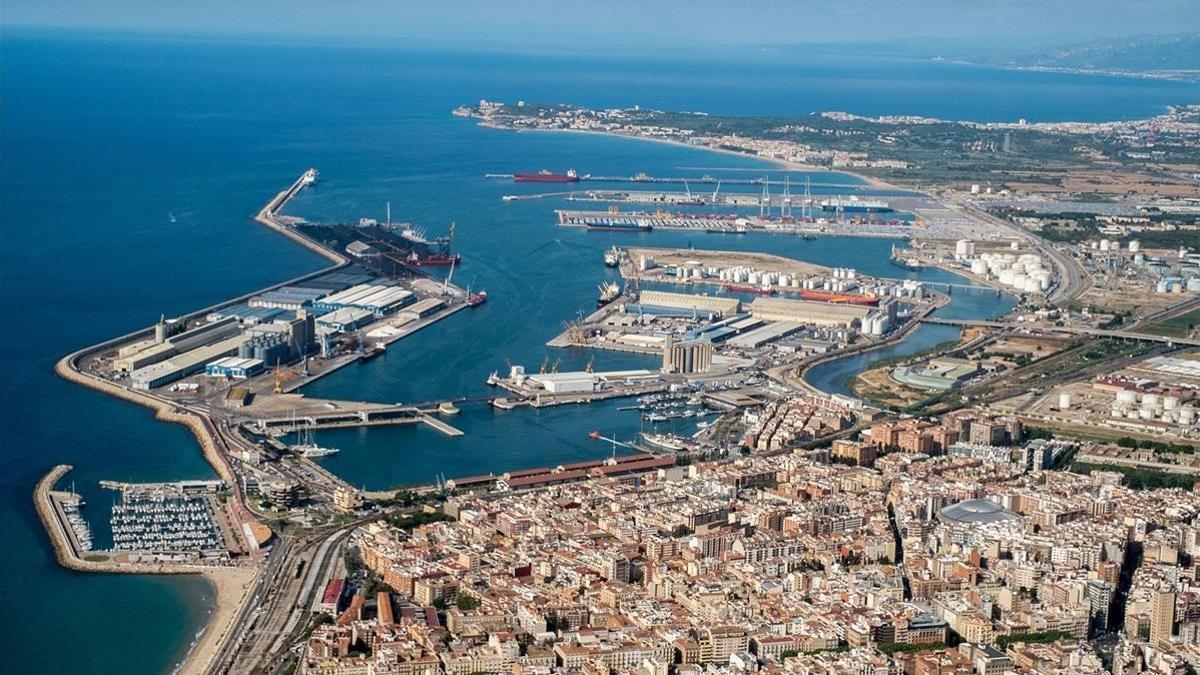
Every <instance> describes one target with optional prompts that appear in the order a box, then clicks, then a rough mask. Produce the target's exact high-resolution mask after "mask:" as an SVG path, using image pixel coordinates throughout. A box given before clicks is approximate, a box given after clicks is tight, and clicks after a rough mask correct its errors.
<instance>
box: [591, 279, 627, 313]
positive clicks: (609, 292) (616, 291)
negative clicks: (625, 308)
mask: <svg viewBox="0 0 1200 675" xmlns="http://www.w3.org/2000/svg"><path fill="white" fill-rule="evenodd" d="M619 297H621V287H620V286H618V285H617V284H616V282H612V281H606V282H604V283H602V284H600V294H599V295H598V296H596V309H599V308H601V307H603V306H605V305H607V304H609V303H611V302H612V301H613V300H616V299H617V298H619Z"/></svg>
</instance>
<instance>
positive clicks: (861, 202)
mask: <svg viewBox="0 0 1200 675" xmlns="http://www.w3.org/2000/svg"><path fill="white" fill-rule="evenodd" d="M821 210H822V211H841V212H842V213H886V212H888V211H892V210H893V209H892V207H891V205H889V204H888V203H887V202H885V201H881V200H878V199H859V198H858V197H851V198H849V199H823V200H821Z"/></svg>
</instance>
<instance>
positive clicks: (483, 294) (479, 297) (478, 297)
mask: <svg viewBox="0 0 1200 675" xmlns="http://www.w3.org/2000/svg"><path fill="white" fill-rule="evenodd" d="M487 298H488V296H487V291H479V292H478V293H476V294H474V295H471V296H468V297H467V307H478V306H479V305H482V304H483V303H485V302H487Z"/></svg>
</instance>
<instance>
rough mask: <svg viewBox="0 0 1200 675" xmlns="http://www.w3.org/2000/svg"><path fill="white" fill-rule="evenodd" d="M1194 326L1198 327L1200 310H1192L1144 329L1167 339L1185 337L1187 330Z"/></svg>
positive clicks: (1199, 324)
mask: <svg viewBox="0 0 1200 675" xmlns="http://www.w3.org/2000/svg"><path fill="white" fill-rule="evenodd" d="M1195 326H1200V309H1193V310H1192V311H1190V312H1187V313H1186V314H1180V315H1179V316H1176V317H1172V318H1170V319H1166V320H1164V321H1160V322H1158V323H1156V324H1151V325H1150V326H1149V327H1147V328H1146V332H1147V333H1151V334H1153V335H1166V336H1168V337H1187V336H1188V330H1189V329H1191V328H1194V327H1195Z"/></svg>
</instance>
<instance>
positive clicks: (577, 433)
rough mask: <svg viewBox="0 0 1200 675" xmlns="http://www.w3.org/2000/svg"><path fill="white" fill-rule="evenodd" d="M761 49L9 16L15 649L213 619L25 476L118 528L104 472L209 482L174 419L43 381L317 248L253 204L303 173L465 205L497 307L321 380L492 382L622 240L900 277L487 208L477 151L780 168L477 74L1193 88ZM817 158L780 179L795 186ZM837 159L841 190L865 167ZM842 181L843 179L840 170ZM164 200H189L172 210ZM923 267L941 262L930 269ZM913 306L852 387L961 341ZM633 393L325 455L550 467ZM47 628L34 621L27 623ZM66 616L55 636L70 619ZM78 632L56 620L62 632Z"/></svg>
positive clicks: (595, 96)
mask: <svg viewBox="0 0 1200 675" xmlns="http://www.w3.org/2000/svg"><path fill="white" fill-rule="evenodd" d="M771 58H772V57H770V56H762V57H758V56H750V57H747V58H739V59H736V60H732V61H728V62H724V63H707V62H703V61H699V60H695V59H693V58H692V57H691V55H690V54H689V55H687V58H683V57H681V58H679V59H663V58H661V57H656V58H654V59H645V58H642V59H639V58H638V57H636V56H634V55H624V56H619V57H613V58H596V57H572V56H569V55H568V56H561V57H554V58H547V57H546V56H545V55H538V54H522V53H483V52H475V53H465V52H447V51H438V50H434V49H432V48H428V47H424V48H421V49H420V50H417V49H411V48H409V49H406V48H399V47H397V48H366V47H356V46H336V45H330V44H323V45H318V46H313V45H304V44H299V43H296V42H271V41H262V42H254V41H246V40H242V41H227V40H221V39H215V38H213V39H201V38H194V37H193V38H178V37H173V38H167V37H153V36H146V35H119V34H103V33H95V34H87V33H73V32H52V31H41V30H38V31H34V30H22V29H19V28H11V27H5V30H4V37H3V40H2V41H0V91H2V92H3V96H0V125H2V126H0V253H2V255H3V256H4V258H3V262H0V321H2V322H3V324H2V328H3V330H2V331H0V367H2V371H0V425H2V426H0V429H3V431H2V432H0V466H3V468H4V470H3V471H0V508H2V509H3V511H2V513H0V522H3V523H5V527H4V528H3V535H4V545H3V546H0V569H2V570H3V571H4V574H3V575H0V602H2V603H3V604H4V607H5V608H6V610H7V612H8V614H9V618H8V619H6V621H5V627H4V630H0V671H3V672H6V673H32V672H88V673H160V672H169V671H170V670H171V669H172V668H173V667H174V666H175V664H177V663H178V662H179V660H180V659H181V658H182V657H183V655H184V654H185V653H186V651H187V649H188V647H189V645H190V644H191V643H192V641H193V640H194V639H195V636H196V635H197V633H198V631H200V630H202V628H203V626H204V624H205V620H206V618H207V616H208V612H209V605H210V603H211V590H210V589H209V587H208V586H207V584H206V583H205V582H204V581H202V580H200V579H193V578H176V577H171V578H166V577H150V576H117V575H113V576H107V575H85V574H77V573H74V572H69V571H66V570H63V569H61V568H59V567H58V565H57V564H56V563H55V560H54V557H53V553H52V550H51V548H50V545H49V543H48V541H47V539H46V536H45V535H44V533H43V531H42V528H41V526H40V524H39V522H38V520H37V516H36V514H35V512H34V510H33V507H32V503H31V494H32V490H33V487H34V484H35V482H36V481H37V479H38V478H39V477H40V476H41V475H42V474H43V473H44V472H45V471H47V470H48V469H49V468H50V467H51V466H52V465H54V464H56V463H60V462H66V463H69V464H73V465H74V466H75V470H74V471H73V472H71V473H70V474H69V475H68V479H67V480H68V481H70V480H73V481H74V482H75V484H76V488H77V489H78V490H79V491H80V492H82V493H83V494H84V496H85V497H86V498H87V500H88V502H89V505H88V506H87V507H86V509H85V513H86V514H87V515H88V516H89V519H90V520H91V521H92V523H93V529H94V530H96V531H97V533H98V534H99V535H100V536H99V537H98V540H99V543H100V544H101V545H103V544H104V543H105V539H106V538H107V537H106V535H105V530H106V529H107V526H106V525H105V521H106V520H107V512H108V508H109V506H110V504H111V502H112V500H113V497H114V495H113V494H112V493H109V492H106V491H104V490H101V489H99V487H98V486H97V481H98V480H101V479H106V478H107V479H115V480H126V481H156V480H170V479H181V478H205V477H210V476H211V475H212V471H211V470H210V468H209V467H208V466H207V464H205V462H204V461H203V459H202V458H201V455H200V452H199V449H198V447H197V445H196V443H195V441H194V439H193V438H192V437H191V435H190V434H189V433H188V432H187V431H186V430H185V429H184V428H182V427H178V426H172V425H167V424H162V423H157V422H155V421H154V420H153V418H152V415H151V414H150V413H149V412H148V411H146V410H144V409H142V408H139V407H135V406H132V405H129V404H126V403H122V402H119V401H116V400H114V399H111V398H108V397H105V396H103V395H101V394H98V393H95V392H92V391H90V390H86V389H83V388H80V387H77V386H74V385H70V384H68V383H66V382H64V381H61V380H59V379H57V378H56V377H55V376H54V374H53V370H52V368H53V364H54V362H55V361H56V360H57V359H58V358H60V357H61V356H62V355H64V354H66V353H67V352H69V351H72V350H74V349H76V348H78V347H81V346H84V345H87V344H90V343H94V342H97V341H99V340H101V339H104V338H107V337H110V336H114V335H117V334H121V333H124V332H127V331H129V330H132V329H135V328H138V327H141V326H146V325H149V324H150V323H152V322H153V321H154V320H156V319H157V318H158V316H159V315H160V314H166V315H168V316H170V315H173V314H179V313H182V312H185V311H188V310H190V309H194V308H198V307H201V306H205V305H208V304H211V303H214V302H217V301H220V300H222V299H224V298H228V297H232V296H234V295H238V294H241V293H244V292H246V291H249V290H252V289H255V288H258V287H261V286H265V285H267V284H270V283H273V282H276V281H279V280H282V279H285V278H289V277H291V276H295V275H297V274H300V273H303V272H306V271H310V270H314V269H317V268H319V267H322V266H323V265H324V263H323V262H322V260H320V259H319V258H318V257H316V256H315V255H314V254H312V253H310V252H308V251H306V250H304V249H301V248H299V247H298V246H295V245H293V244H291V243H289V242H288V241H287V240H285V239H283V238H282V237H279V236H278V235H276V234H273V233H271V232H269V231H268V230H266V229H265V228H262V227H261V226H258V225H256V224H255V223H254V222H253V221H252V216H253V214H254V213H255V212H256V211H257V210H258V209H259V208H260V207H261V205H262V204H263V203H264V202H265V201H266V200H267V199H268V198H269V197H270V196H272V195H274V194H275V193H276V192H277V191H279V190H280V189H282V188H283V187H284V186H286V185H287V184H288V183H290V181H292V180H293V179H294V178H295V177H296V176H297V175H298V174H299V173H300V172H301V171H303V170H304V169H305V168H307V167H309V166H315V167H317V168H318V169H319V170H320V171H321V179H320V181H319V182H318V184H317V185H316V186H315V188H314V189H311V190H309V191H306V192H305V193H303V194H302V195H301V196H300V197H299V198H298V199H297V200H295V202H293V204H292V205H291V206H290V208H289V213H291V214H294V215H302V216H305V217H308V218H310V219H313V220H353V219H357V218H358V217H360V216H372V217H382V214H383V208H384V203H385V201H388V200H390V201H391V203H392V213H393V217H394V218H396V219H401V220H410V221H412V222H414V223H417V224H419V225H421V226H423V227H425V228H426V229H428V230H429V231H430V233H438V232H439V231H440V230H443V229H444V228H445V227H446V226H447V224H448V223H449V222H451V221H455V222H456V223H457V225H458V238H457V240H456V248H457V249H458V250H459V251H460V252H461V253H462V254H463V255H464V256H465V259H466V262H465V264H464V265H462V267H461V268H460V269H459V270H458V271H457V272H456V277H455V280H456V282H457V283H459V284H462V285H466V284H468V283H470V284H471V285H472V286H473V287H474V288H483V289H486V290H487V291H488V293H489V296H490V297H489V301H488V303H487V304H486V305H484V306H483V307H481V308H478V309H476V310H473V311H470V312H462V313H459V314H457V315H455V316H453V317H451V318H450V319H448V320H446V321H444V322H441V323H438V324H436V325H435V326H433V327H431V328H428V329H426V330H424V331H422V332H421V333H419V334H417V335H416V336H414V337H411V338H408V339H406V340H403V341H401V342H399V343H396V344H395V345H393V348H392V349H391V350H389V352H388V353H387V355H386V356H384V357H383V358H380V359H377V360H375V361H374V362H372V363H370V364H367V365H363V366H352V367H350V368H347V369H345V370H343V371H341V372H339V373H337V374H335V375H332V376H330V377H328V378H326V379H324V380H321V381H319V382H318V383H316V384H314V385H311V386H310V387H308V388H307V389H306V390H305V391H306V393H308V394H310V395H313V396H328V397H337V398H350V399H361V400H375V401H384V402H412V401H421V400H427V399H431V398H437V397H441V396H447V395H456V394H469V393H482V392H484V391H485V390H486V386H485V385H484V384H483V380H484V378H486V376H487V375H488V373H490V372H491V371H493V370H504V369H505V367H506V365H505V364H506V361H508V360H511V361H512V362H513V363H524V364H526V365H528V366H531V367H536V365H537V364H538V363H540V362H541V361H542V359H543V358H545V357H547V356H549V357H550V358H551V360H553V359H556V358H559V357H561V358H562V359H563V363H562V366H561V367H562V368H563V369H570V368H580V367H582V366H583V364H584V363H585V362H586V361H587V359H588V358H589V356H590V354H588V353H587V352H584V351H579V350H558V351H557V352H555V353H551V351H552V350H548V349H547V348H545V347H544V343H545V342H546V340H548V339H549V338H551V337H552V336H553V335H554V334H556V333H557V332H559V331H560V330H561V328H562V321H563V320H565V319H569V318H572V317H573V316H574V315H575V314H576V313H577V312H579V311H584V312H587V311H590V309H591V307H592V304H593V302H594V297H595V287H596V284H597V283H598V282H599V281H601V280H603V279H604V278H606V276H607V275H610V274H611V272H609V271H607V270H605V269H604V268H603V266H602V265H601V263H600V255H601V252H602V251H603V250H604V249H605V248H607V247H608V246H610V245H612V244H613V243H619V242H625V243H630V244H634V243H636V244H647V245H660V246H688V245H693V246H695V247H697V248H705V247H708V248H716V247H725V248H738V249H754V250H764V251H770V252H777V253H781V254H784V255H790V256H795V257H797V258H802V259H805V260H811V261H812V262H817V263H824V264H831V265H840V266H853V267H856V268H858V269H860V270H862V271H864V272H866V273H868V274H881V275H885V276H893V277H895V276H904V275H906V274H909V273H907V272H905V271H903V270H901V269H900V268H898V267H894V266H891V265H890V264H889V263H888V262H887V253H888V247H889V245H890V242H888V241H885V240H870V239H867V240H861V239H841V238H825V239H818V240H815V241H803V240H795V239H790V238H783V237H769V236H744V237H723V236H721V235H689V234H684V233H667V232H661V233H657V232H656V233H653V234H641V235H633V236H632V237H629V236H622V235H615V234H608V235H606V234H596V233H588V232H583V231H578V230H559V229H557V228H555V227H554V226H553V222H554V221H553V213H552V209H553V208H555V207H556V206H557V205H558V204H560V203H561V202H557V201H553V200H540V201H525V202H501V201H500V199H499V197H500V196H501V195H502V194H506V193H510V192H515V191H517V187H516V186H513V185H511V184H508V183H503V182H495V181H485V180H484V179H483V174H484V173H487V172H511V171H522V170H537V169H540V168H549V169H554V170H565V169H567V168H575V169H577V170H579V171H580V172H587V173H597V174H605V173H606V174H626V175H627V174H632V173H635V172H638V171H645V172H648V173H651V174H661V175H665V174H676V175H697V176H698V175H701V174H703V173H718V172H719V170H720V169H727V170H728V169H748V170H755V171H759V170H765V169H766V165H764V164H762V163H761V162H758V161H757V160H754V159H751V158H740V157H733V156H729V155H722V154H712V153H707V152H704V151H700V150H695V149H690V148H684V147H674V146H668V145H663V144H655V143H645V142H640V141H635V140H626V139H613V138H605V137H601V136H594V135H584V134H554V133H520V134H518V133H513V132H507V131H496V130H488V129H482V128H479V127H477V126H476V125H475V124H474V122H472V121H470V120H464V119H460V118H455V117H452V116H451V115H450V110H451V109H452V108H453V107H455V106H457V105H460V104H463V103H469V102H474V101H477V100H478V99H480V98H489V99H498V100H508V101H513V100H517V99H524V100H527V101H545V102H559V101H562V102H573V103H579V104H584V105H591V106H628V105H634V104H637V105H641V106H643V107H658V108H668V109H678V110H705V111H709V112H714V113H739V114H763V115H789V114H806V113H808V112H811V111H818V110H828V109H836V110H846V111H850V112H855V113H863V114H883V113H889V114H890V113H896V114H900V113H909V114H921V115H931V116H938V117H947V118H970V119H980V120H1012V119H1016V118H1018V117H1025V118H1027V119H1030V120H1031V121H1036V120H1065V119H1090V120H1095V119H1115V118H1136V117H1144V116H1149V115H1153V114H1157V113H1159V112H1161V111H1162V109H1163V107H1164V106H1166V105H1168V104H1175V103H1186V102H1195V101H1196V100H1197V98H1198V96H1197V92H1196V90H1195V88H1194V85H1188V84H1182V83H1170V82H1160V81H1151V80H1136V79H1123V78H1113V77H1096V76H1075V75H1064V74H1049V73H1023V72H1014V71H1006V70H999V69H993V68H984V67H974V66H961V65H953V64H944V63H932V62H917V61H905V60H890V59H866V58H861V57H851V56H846V57H834V56H829V55H820V56H817V55H814V56H811V57H801V58H799V59H798V60H797V59H790V60H788V61H772V60H771ZM797 179H802V174H793V181H795V180H797ZM820 180H822V181H830V180H840V181H843V182H845V183H846V184H847V188H846V190H847V191H849V190H851V189H853V188H852V187H850V185H853V184H854V183H856V182H857V181H856V179H854V178H853V177H850V176H836V175H835V176H832V177H831V176H830V175H828V174H821V175H820ZM825 191H826V192H836V191H837V189H836V188H830V189H826V190H825ZM172 217H173V218H174V222H172ZM916 276H918V277H919V278H924V279H928V280H949V279H951V278H952V275H949V274H948V273H945V272H940V271H937V270H926V271H922V272H920V273H918V274H917V275H916ZM1007 302H1009V301H1008V300H1000V301H998V300H997V298H996V297H995V294H994V292H991V291H982V290H981V291H977V292H971V291H964V292H960V291H959V290H957V289H956V290H955V301H954V304H953V305H952V306H951V307H948V308H946V309H945V310H943V312H944V313H945V314H947V315H956V316H989V315H993V314H996V313H1001V312H1003V311H1004V310H1005V309H1007V304H1006V303H1007ZM955 335H956V333H955V331H954V329H950V328H946V327H933V326H930V327H924V328H921V329H920V330H918V331H917V332H916V333H914V335H913V336H912V337H911V338H909V339H908V340H906V341H905V342H904V343H903V344H901V345H898V346H896V347H893V348H891V349H888V350H882V351H881V352H876V353H872V355H870V356H864V357H859V358H855V359H848V360H847V361H845V362H838V363H834V364H830V365H829V366H825V367H822V368H820V369H817V371H816V372H815V373H814V375H813V380H814V382H815V383H817V384H819V385H821V386H824V387H826V388H827V389H829V390H833V391H841V390H844V386H845V381H846V378H847V377H848V376H850V375H852V374H853V373H854V372H857V371H858V370H859V369H861V368H862V367H864V366H865V365H866V364H867V363H869V362H871V361H873V360H876V359H878V358H888V357H890V356H894V355H896V354H897V353H904V352H911V351H916V350H919V349H922V348H925V347H927V346H930V345H933V344H936V343H938V342H942V341H944V340H946V339H951V338H953V337H954V336H955ZM596 357H597V363H596V366H597V368H599V369H616V368H626V367H653V362H654V360H653V359H649V358H647V357H636V356H621V355H615V354H612V353H599V354H597V355H596ZM617 406H618V404H616V403H608V404H600V405H596V406H591V407H569V408H552V409H547V410H542V411H530V410H523V411H513V412H498V411H492V410H491V409H488V408H484V407H480V406H476V407H471V406H467V407H466V408H464V410H463V413H462V414H461V415H460V416H459V417H458V418H456V419H455V420H454V422H453V423H454V424H455V425H456V426H459V427H460V428H462V429H463V430H464V431H466V432H467V435H466V436H464V437H462V438H457V439H451V438H446V437H443V436H441V435H439V434H437V433H435V432H432V431H429V430H426V429H424V428H411V427H397V428H386V427H385V428H375V429H370V430H344V431H337V432H328V433H327V435H322V437H321V438H320V439H319V440H320V442H321V443H322V444H328V445H333V446H335V447H340V448H341V449H342V452H341V454H339V455H337V456H334V457H330V458H328V459H326V460H323V461H324V462H325V464H326V466H328V467H329V468H330V469H331V470H333V471H335V472H337V473H339V474H341V475H343V476H345V477H346V478H347V479H348V480H350V481H351V482H354V483H356V484H361V485H365V486H367V487H370V488H383V487H389V486H393V485H400V484H405V483H412V482H430V481H432V480H433V479H434V477H435V476H436V475H437V474H439V473H440V474H443V475H445V476H447V477H453V476H458V475H464V474H468V473H479V472H486V471H489V470H490V471H502V470H504V469H508V468H518V467H529V466H540V465H547V464H555V463H559V462H562V461H568V460H574V459H581V458H585V457H596V456H599V455H602V454H603V453H605V452H606V448H604V447H600V446H598V445H596V444H593V443H592V442H591V441H588V440H587V438H586V433H587V432H588V431H590V430H592V429H599V430H602V431H604V432H606V433H609V434H616V435H617V436H619V437H622V438H625V437H630V436H632V435H634V434H635V433H636V432H637V430H638V427H639V424H640V423H639V421H638V419H637V416H636V414H635V413H628V412H619V411H617V410H616V407H617ZM28 629H31V630H28ZM64 630H66V631H67V633H66V634H64ZM64 637H66V640H64V639H63V638H64Z"/></svg>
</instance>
